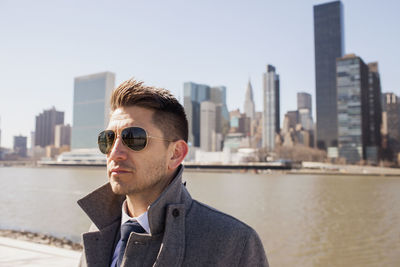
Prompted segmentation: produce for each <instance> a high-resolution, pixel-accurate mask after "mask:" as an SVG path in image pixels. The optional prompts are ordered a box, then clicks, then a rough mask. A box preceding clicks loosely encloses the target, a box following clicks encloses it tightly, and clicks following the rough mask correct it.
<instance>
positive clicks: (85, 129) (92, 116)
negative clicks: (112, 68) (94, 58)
mask: <svg viewBox="0 0 400 267" xmlns="http://www.w3.org/2000/svg"><path fill="white" fill-rule="evenodd" d="M114 86H115V74H114V73H111V72H102V73H96V74H92V75H86V76H81V77H77V78H75V82H74V114H73V125H72V133H71V134H72V136H71V139H72V140H71V148H72V149H77V148H96V147H97V136H98V134H99V133H100V132H101V131H103V130H104V129H105V127H107V124H108V120H109V116H110V97H111V93H112V90H113V89H114Z"/></svg>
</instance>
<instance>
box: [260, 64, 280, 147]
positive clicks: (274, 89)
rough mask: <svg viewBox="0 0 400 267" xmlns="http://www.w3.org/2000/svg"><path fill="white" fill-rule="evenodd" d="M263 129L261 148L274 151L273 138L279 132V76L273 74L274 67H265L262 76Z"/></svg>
mask: <svg viewBox="0 0 400 267" xmlns="http://www.w3.org/2000/svg"><path fill="white" fill-rule="evenodd" d="M263 84H264V88H263V100H264V110H263V114H262V115H263V116H262V117H263V127H262V146H263V147H265V148H266V149H267V151H273V150H274V149H275V136H276V134H279V132H280V123H279V119H280V118H279V111H280V105H279V75H278V74H276V72H275V67H274V66H272V65H267V72H265V73H264V74H263Z"/></svg>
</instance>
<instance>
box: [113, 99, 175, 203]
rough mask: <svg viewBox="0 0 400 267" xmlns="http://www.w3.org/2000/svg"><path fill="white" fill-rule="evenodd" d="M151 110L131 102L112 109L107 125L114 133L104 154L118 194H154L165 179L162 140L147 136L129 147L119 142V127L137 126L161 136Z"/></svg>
mask: <svg viewBox="0 0 400 267" xmlns="http://www.w3.org/2000/svg"><path fill="white" fill-rule="evenodd" d="M153 113H154V111H153V110H150V109H146V108H142V107H137V106H132V107H124V108H118V109H116V110H115V111H114V112H113V113H112V115H111V118H110V122H109V124H108V127H107V129H108V130H113V131H115V132H116V133H117V138H116V140H115V141H114V145H113V147H112V150H111V152H110V153H108V154H107V173H108V177H109V181H110V184H111V187H112V190H113V192H114V193H116V194H119V195H129V194H141V193H146V194H147V193H149V194H154V193H157V192H161V191H162V190H163V188H164V186H165V184H166V183H168V181H166V180H167V179H168V177H167V169H168V165H167V152H168V149H167V148H166V146H165V144H164V141H163V140H159V139H154V138H148V143H147V146H146V147H145V148H144V149H143V150H141V151H133V150H131V149H130V148H128V147H127V146H125V145H124V144H123V143H122V139H121V136H120V134H121V131H122V130H123V129H124V128H127V127H131V126H138V127H141V128H143V129H145V130H146V132H147V134H148V135H150V136H155V137H162V138H163V137H164V136H163V134H162V132H161V130H160V129H159V128H157V127H156V126H155V125H154V124H153V121H152V116H153Z"/></svg>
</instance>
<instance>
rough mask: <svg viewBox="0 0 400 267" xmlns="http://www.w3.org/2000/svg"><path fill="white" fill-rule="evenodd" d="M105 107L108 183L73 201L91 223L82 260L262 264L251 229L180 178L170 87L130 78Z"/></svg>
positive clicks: (181, 139) (179, 112)
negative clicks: (194, 196) (107, 108)
mask: <svg viewBox="0 0 400 267" xmlns="http://www.w3.org/2000/svg"><path fill="white" fill-rule="evenodd" d="M111 110H112V112H111V117H110V122H109V124H108V127H107V129H106V130H105V131H103V132H101V133H100V134H99V137H98V144H99V148H100V150H101V152H102V153H104V154H106V155H107V173H108V178H109V182H108V183H107V184H105V185H104V186H102V187H101V188H99V189H97V190H96V191H94V192H92V193H91V194H89V195H88V196H86V197H85V198H83V199H81V200H79V201H78V203H79V205H80V206H81V207H82V209H83V210H84V211H85V212H86V213H87V215H88V216H89V218H90V219H91V220H92V222H93V224H92V226H91V229H90V230H89V232H88V233H85V234H83V254H82V258H81V262H80V265H81V266H89V267H90V266H96V267H99V266H111V267H114V266H117V267H119V266H268V262H267V258H266V255H265V252H264V249H263V246H262V243H261V241H260V239H259V237H258V235H257V233H256V232H255V231H254V230H253V229H252V228H250V227H249V226H247V225H246V224H244V223H242V222H240V221H239V220H237V219H235V218H233V217H231V216H229V215H226V214H224V213H221V212H219V211H217V210H215V209H212V208H210V207H208V206H206V205H204V204H201V203H199V202H197V201H196V200H193V199H192V198H191V196H190V194H189V193H188V191H187V190H186V188H185V186H184V185H183V184H182V172H183V166H182V164H181V163H182V161H183V159H184V158H185V156H186V154H187V153H188V145H187V139H188V123H187V120H186V115H185V112H184V110H183V107H182V105H181V104H179V102H178V101H177V100H176V99H175V98H174V97H173V96H172V94H171V93H169V92H168V91H167V90H165V89H157V88H153V87H148V86H145V85H143V83H142V82H137V81H135V80H128V81H126V82H124V83H122V84H121V85H120V86H119V87H118V88H117V89H115V90H114V91H113V93H112V96H111Z"/></svg>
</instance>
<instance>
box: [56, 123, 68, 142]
mask: <svg viewBox="0 0 400 267" xmlns="http://www.w3.org/2000/svg"><path fill="white" fill-rule="evenodd" d="M70 145H71V126H70V125H69V124H67V125H63V124H59V125H56V128H55V134H54V146H55V147H62V146H70Z"/></svg>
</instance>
